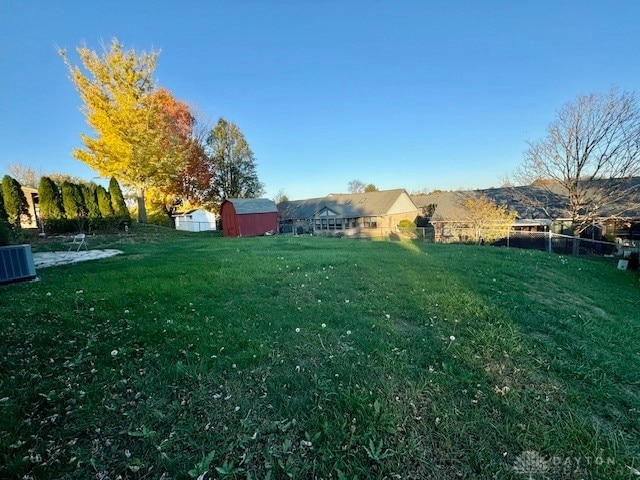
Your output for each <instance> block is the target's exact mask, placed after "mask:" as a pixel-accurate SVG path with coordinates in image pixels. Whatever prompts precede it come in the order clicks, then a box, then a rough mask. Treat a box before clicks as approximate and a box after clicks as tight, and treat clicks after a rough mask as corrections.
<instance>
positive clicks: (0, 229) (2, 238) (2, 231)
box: [0, 220, 12, 246]
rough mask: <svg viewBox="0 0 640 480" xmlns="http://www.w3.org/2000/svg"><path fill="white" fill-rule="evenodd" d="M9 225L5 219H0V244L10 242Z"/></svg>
mask: <svg viewBox="0 0 640 480" xmlns="http://www.w3.org/2000/svg"><path fill="white" fill-rule="evenodd" d="M11 237H12V235H11V227H10V226H9V223H8V222H6V221H5V220H0V246H3V245H9V244H10V243H11Z"/></svg>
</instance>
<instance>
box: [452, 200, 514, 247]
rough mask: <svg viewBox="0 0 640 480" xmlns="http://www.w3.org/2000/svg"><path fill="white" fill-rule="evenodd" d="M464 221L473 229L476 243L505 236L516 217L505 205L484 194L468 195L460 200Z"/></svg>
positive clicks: (491, 240) (492, 240)
mask: <svg viewBox="0 0 640 480" xmlns="http://www.w3.org/2000/svg"><path fill="white" fill-rule="evenodd" d="M462 207H463V211H464V217H465V218H464V221H465V223H466V226H467V228H470V229H472V230H473V234H474V237H475V242H476V243H482V242H483V241H484V242H488V243H491V242H494V241H496V240H498V239H500V238H504V237H506V236H507V232H508V231H509V229H510V228H511V226H512V225H513V222H514V220H515V218H516V215H515V213H511V212H509V210H508V208H507V206H506V205H498V204H497V203H496V202H495V201H493V200H492V199H490V198H489V197H487V196H486V195H477V196H474V195H470V196H467V197H466V198H465V199H464V200H463V201H462Z"/></svg>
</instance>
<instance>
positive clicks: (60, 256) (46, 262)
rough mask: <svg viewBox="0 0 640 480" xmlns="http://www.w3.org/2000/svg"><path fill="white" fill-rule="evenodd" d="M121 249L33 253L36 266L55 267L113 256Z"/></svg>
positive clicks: (119, 252)
mask: <svg viewBox="0 0 640 480" xmlns="http://www.w3.org/2000/svg"><path fill="white" fill-rule="evenodd" d="M121 253H122V251H121V250H114V249H109V250H88V251H87V250H85V251H79V252H38V253H34V254H33V263H34V264H35V266H36V268H47V267H55V266H56V265H64V264H67V263H77V262H86V261H88V260H97V259H99V258H107V257H113V256H115V255H119V254H121Z"/></svg>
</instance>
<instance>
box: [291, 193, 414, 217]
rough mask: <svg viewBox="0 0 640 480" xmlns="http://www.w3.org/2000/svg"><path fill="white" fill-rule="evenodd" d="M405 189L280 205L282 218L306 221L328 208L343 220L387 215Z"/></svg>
mask: <svg viewBox="0 0 640 480" xmlns="http://www.w3.org/2000/svg"><path fill="white" fill-rule="evenodd" d="M402 194H406V191H405V190H404V189H401V188H400V189H395V190H383V191H378V192H366V193H348V194H347V193H332V194H329V195H327V196H326V197H320V198H309V199H305V200H293V201H287V202H281V203H279V204H278V214H279V216H280V218H288V219H306V218H311V217H313V216H314V215H315V214H316V213H318V212H320V211H321V210H323V209H325V208H327V209H329V210H331V211H333V212H335V213H336V214H337V215H338V216H339V217H342V218H358V217H367V216H379V215H385V214H386V213H387V212H389V210H390V209H391V208H392V207H393V205H394V203H395V202H396V201H397V200H398V197H400V195H402Z"/></svg>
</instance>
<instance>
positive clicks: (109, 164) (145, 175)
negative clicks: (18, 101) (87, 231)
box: [59, 38, 185, 222]
mask: <svg viewBox="0 0 640 480" xmlns="http://www.w3.org/2000/svg"><path fill="white" fill-rule="evenodd" d="M77 52H78V54H79V56H80V61H81V63H82V67H83V68H81V67H80V66H77V65H73V64H72V63H71V61H70V60H69V57H68V56H67V53H66V52H65V51H64V50H60V51H59V53H60V55H61V56H62V58H63V60H64V62H65V64H66V66H67V67H68V69H69V72H70V74H71V81H72V82H73V83H74V85H75V86H76V88H77V90H78V92H79V94H80V98H81V100H82V102H83V106H82V112H83V113H84V115H85V117H86V119H87V123H88V125H89V126H90V127H91V128H92V129H93V133H94V135H93V136H90V135H87V134H84V133H83V134H81V138H82V142H83V143H84V148H77V149H75V150H74V151H73V156H74V157H75V158H77V159H79V160H81V161H83V162H85V163H86V164H87V165H89V166H90V167H91V168H93V169H95V170H97V171H98V172H99V173H100V175H102V176H105V177H111V176H114V177H116V178H118V180H120V181H121V182H122V183H123V184H124V185H126V186H127V187H129V188H132V189H134V190H135V192H136V196H137V199H138V221H140V222H146V208H145V190H146V189H148V188H154V187H159V186H161V185H164V184H168V183H171V182H174V181H175V177H176V175H179V172H181V171H182V170H183V169H184V163H185V159H184V155H181V147H180V145H179V144H178V141H176V140H175V139H174V138H172V137H168V136H167V132H169V131H171V129H168V128H166V122H167V121H168V120H167V117H166V115H165V112H164V109H163V106H162V105H161V102H159V101H158V97H157V96H156V95H154V94H153V93H154V91H155V90H156V89H157V86H156V84H155V81H154V79H153V71H154V69H155V66H156V61H157V58H158V55H159V54H158V52H154V51H151V52H150V53H144V52H142V53H140V54H138V53H136V52H135V51H134V50H133V49H131V50H125V49H124V48H123V46H122V45H121V44H120V42H119V41H118V40H117V39H115V38H114V39H113V40H112V41H111V44H110V45H109V46H108V47H107V46H104V47H103V52H102V54H98V53H97V52H95V51H93V50H90V49H89V48H87V47H86V46H83V47H80V48H78V49H77Z"/></svg>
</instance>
